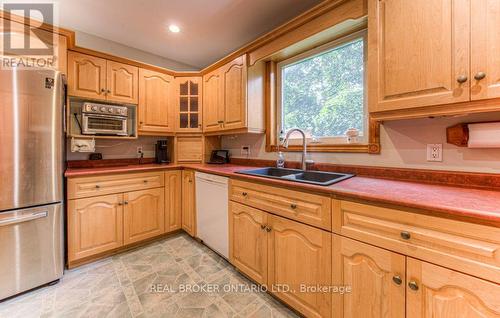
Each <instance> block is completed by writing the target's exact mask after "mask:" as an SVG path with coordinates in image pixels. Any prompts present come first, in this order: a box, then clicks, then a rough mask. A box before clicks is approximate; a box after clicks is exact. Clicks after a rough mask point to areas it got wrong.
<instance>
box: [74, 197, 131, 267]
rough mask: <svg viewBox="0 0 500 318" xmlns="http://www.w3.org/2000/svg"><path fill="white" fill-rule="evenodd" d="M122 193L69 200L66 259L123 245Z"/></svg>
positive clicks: (75, 258) (81, 256)
mask: <svg viewBox="0 0 500 318" xmlns="http://www.w3.org/2000/svg"><path fill="white" fill-rule="evenodd" d="M122 201H123V195H122V194H113V195H105V196H99V197H93V198H86V199H78V200H69V201H68V260H69V262H70V263H71V262H72V261H74V260H77V259H81V258H85V257H88V256H92V255H95V254H99V253H102V252H106V251H109V250H112V249H115V248H118V247H120V246H122V245H123V205H122Z"/></svg>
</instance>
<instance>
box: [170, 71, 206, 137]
mask: <svg viewBox="0 0 500 318" xmlns="http://www.w3.org/2000/svg"><path fill="white" fill-rule="evenodd" d="M175 82H176V94H175V95H176V106H175V108H176V109H175V113H176V114H177V115H176V118H177V120H176V121H177V123H176V130H177V131H179V132H202V130H203V129H202V128H203V127H202V124H201V122H202V100H201V97H202V87H203V83H202V78H201V77H177V78H176V81H175Z"/></svg>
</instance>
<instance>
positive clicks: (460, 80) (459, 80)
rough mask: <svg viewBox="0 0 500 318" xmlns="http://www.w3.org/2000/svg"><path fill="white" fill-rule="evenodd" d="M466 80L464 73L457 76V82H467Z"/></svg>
mask: <svg viewBox="0 0 500 318" xmlns="http://www.w3.org/2000/svg"><path fill="white" fill-rule="evenodd" d="M467 80H468V78H467V76H465V75H460V76H458V77H457V82H459V83H460V84H463V83H465V82H467Z"/></svg>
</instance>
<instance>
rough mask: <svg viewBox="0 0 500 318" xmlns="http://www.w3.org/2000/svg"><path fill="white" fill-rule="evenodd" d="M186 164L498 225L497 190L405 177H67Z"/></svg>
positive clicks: (75, 172) (228, 168) (77, 171)
mask: <svg viewBox="0 0 500 318" xmlns="http://www.w3.org/2000/svg"><path fill="white" fill-rule="evenodd" d="M181 168H189V169H193V170H197V171H201V172H207V173H213V174H217V175H222V176H227V177H232V178H238V179H247V180H254V181H259V182H264V183H268V184H274V185H280V186H285V187H289V188H294V189H303V190H307V191H310V192H316V193H326V194H332V195H335V196H338V197H341V198H347V199H349V198H352V199H361V200H368V201H371V202H375V203H382V204H390V205H396V206H403V207H408V208H413V209H417V210H424V211H422V212H425V211H427V212H429V214H431V215H432V214H437V215H440V216H445V217H449V218H454V219H460V220H464V221H471V222H477V223H483V224H489V225H495V226H500V191H494V190H482V189H470V188H465V187H452V186H445V185H435V184H426V183H417V182H408V181H398V180H387V179H377V178H369V177H353V178H350V179H347V180H344V181H341V182H339V183H336V184H333V185H331V186H326V187H325V186H317V185H311V184H304V183H298V182H293V181H285V180H277V179H269V178H264V177H256V176H248V175H242V174H237V173H236V171H239V170H243V169H251V168H255V167H250V166H241V165H233V164H226V165H209V164H182V165H175V164H168V165H160V164H142V165H127V166H112V167H99V168H69V169H67V170H66V173H65V176H66V177H79V176H90V175H98V174H109V173H119V172H139V171H154V170H172V169H181Z"/></svg>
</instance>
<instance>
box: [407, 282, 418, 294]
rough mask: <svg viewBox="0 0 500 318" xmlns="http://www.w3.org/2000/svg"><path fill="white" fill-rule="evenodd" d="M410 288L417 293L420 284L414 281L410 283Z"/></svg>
mask: <svg viewBox="0 0 500 318" xmlns="http://www.w3.org/2000/svg"><path fill="white" fill-rule="evenodd" d="M408 287H410V289H411V290H415V291H417V290H418V284H417V282H416V281H413V280H412V281H410V282H409V283H408Z"/></svg>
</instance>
